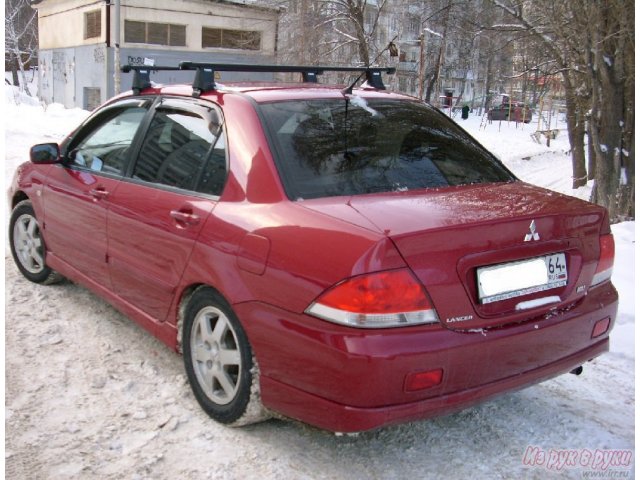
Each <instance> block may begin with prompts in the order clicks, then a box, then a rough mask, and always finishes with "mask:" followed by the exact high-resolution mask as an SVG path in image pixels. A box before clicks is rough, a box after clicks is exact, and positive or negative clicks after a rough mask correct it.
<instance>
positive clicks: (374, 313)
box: [9, 63, 618, 432]
mask: <svg viewBox="0 0 640 480" xmlns="http://www.w3.org/2000/svg"><path fill="white" fill-rule="evenodd" d="M162 68H163V67H153V68H147V69H145V68H143V67H130V68H128V69H127V70H128V71H130V72H131V73H132V76H133V78H134V80H133V88H132V90H131V91H129V92H127V93H125V94H122V95H119V96H117V97H115V98H113V99H111V100H109V101H108V102H107V103H106V104H104V105H103V106H102V107H100V108H98V109H97V110H95V111H94V112H93V113H92V114H91V115H90V116H89V118H87V120H86V121H85V122H84V123H83V124H82V125H80V126H79V127H78V128H77V129H76V130H75V131H74V132H72V133H71V134H70V135H69V136H68V137H66V138H65V139H64V140H63V141H62V142H61V143H60V144H55V143H49V144H41V145H36V146H34V147H32V149H31V154H30V161H28V162H27V163H24V164H23V165H22V166H21V167H20V168H19V169H18V171H17V173H16V176H15V178H14V180H13V183H12V185H11V187H10V191H9V200H10V205H11V208H12V215H11V220H10V225H9V238H10V244H11V251H12V254H13V258H14V260H15V263H16V265H17V267H18V268H19V270H20V271H21V272H22V274H23V275H24V276H25V277H26V278H27V279H29V280H31V281H32V282H36V283H44V284H47V283H53V282H56V281H59V280H60V279H62V278H67V279H69V280H71V281H73V282H76V283H78V284H81V285H83V286H85V287H86V288H88V289H90V290H91V291H93V292H95V293H96V294H97V295H99V296H101V297H103V298H105V299H106V300H107V301H109V302H110V303H111V304H112V305H114V306H115V307H116V308H117V309H118V310H120V311H121V312H123V313H124V314H125V315H127V316H128V317H130V318H131V319H132V320H133V321H135V322H137V323H139V324H140V325H142V326H143V327H144V328H146V329H147V330H149V332H150V333H151V334H153V335H155V336H156V337H157V338H159V339H160V340H161V341H163V342H164V343H165V344H166V345H168V346H169V347H170V348H171V349H174V350H176V351H177V352H178V353H180V354H181V355H182V356H183V359H184V366H185V369H186V373H187V376H188V379H189V382H190V385H191V387H192V389H193V393H194V396H195V399H196V400H197V402H198V403H199V404H200V405H201V407H202V408H203V409H204V411H206V412H207V413H208V414H209V415H210V416H211V417H212V418H213V419H215V420H216V421H218V422H221V423H223V424H227V425H244V424H248V423H252V422H256V421H259V420H262V419H265V418H268V417H269V416H271V415H273V414H278V415H279V416H285V417H290V418H293V419H297V420H301V421H303V422H306V423H308V424H311V425H314V426H317V427H320V428H323V429H327V430H330V431H335V432H359V431H364V430H370V429H374V428H379V427H383V426H387V425H393V424H398V423H402V422H408V421H414V420H419V419H425V418H429V417H433V416H436V415H442V414H446V413H449V412H453V411H457V410H460V409H463V408H466V407H469V406H472V405H474V404H476V403H478V402H481V401H484V400H487V399H489V398H491V397H494V396H496V395H499V394H503V393H505V392H509V391H513V390H516V389H520V388H524V387H527V386H529V385H533V384H536V383H538V382H541V381H543V380H546V379H549V378H552V377H554V376H557V375H560V374H565V373H569V372H572V371H573V372H575V373H577V372H579V371H580V369H581V366H582V365H583V364H585V363H586V362H589V361H590V360H592V359H593V358H595V357H597V356H598V355H600V354H602V353H604V352H606V351H607V350H608V347H609V333H610V331H611V328H612V327H613V323H614V319H615V316H616V309H617V302H618V297H617V293H616V290H615V289H614V287H613V285H612V284H611V281H610V279H611V272H612V267H613V259H614V241H613V236H612V234H611V231H610V228H609V219H608V217H607V212H606V210H605V209H604V208H602V207H599V206H597V205H594V204H591V203H587V202H585V201H582V200H579V199H577V198H573V197H569V196H565V195H561V194H559V193H555V192H551V191H548V190H545V189H543V188H539V187H537V186H534V185H530V184H527V183H525V182H522V181H520V180H518V179H517V178H516V177H515V176H514V175H513V173H511V172H510V171H509V170H508V169H507V168H506V167H505V166H504V165H503V164H502V163H501V162H500V161H499V160H498V159H496V157H495V156H493V155H492V154H491V153H490V152H489V151H487V150H486V149H484V148H483V147H482V146H481V145H479V144H478V143H477V142H476V141H475V140H474V139H473V138H471V137H470V136H469V135H468V134H467V133H465V132H464V131H463V130H462V129H461V128H459V127H458V126H457V125H456V124H455V123H454V122H452V121H451V120H450V119H449V118H447V117H446V116H445V115H444V114H442V113H441V112H439V111H438V110H437V109H434V108H432V107H430V106H428V105H426V104H424V103H423V102H421V101H419V100H418V99H416V98H412V97H408V96H404V95H400V94H396V93H393V92H390V91H388V90H386V89H385V88H384V84H383V83H382V80H381V79H382V76H383V75H384V74H387V73H390V70H387V71H385V69H368V68H364V69H353V70H354V71H355V73H354V75H358V78H356V81H354V82H353V83H350V84H349V85H328V84H323V83H321V82H319V81H318V77H319V76H321V75H322V74H323V73H324V72H325V71H329V70H332V68H331V67H290V69H285V68H283V67H281V66H248V65H244V66H243V65H219V64H218V65H217V64H193V63H185V64H181V66H180V68H181V69H183V70H191V71H193V72H194V77H195V78H194V82H193V84H192V85H189V84H188V85H158V84H153V83H152V82H151V81H150V77H151V75H153V74H154V70H162ZM168 68H169V67H168ZM174 69H175V68H174ZM234 69H235V70H238V71H244V72H247V71H249V72H250V71H258V72H267V71H272V72H280V73H281V72H288V73H289V74H291V75H295V74H296V73H295V72H299V73H300V74H301V75H302V77H303V79H304V80H305V81H302V82H299V83H298V82H296V83H278V82H275V81H274V82H264V81H262V82H260V83H252V82H238V83H234V82H218V81H217V80H215V79H216V78H217V77H216V73H217V72H218V71H220V72H226V71H230V70H234ZM336 70H340V69H339V68H336ZM292 72H294V73H292Z"/></svg>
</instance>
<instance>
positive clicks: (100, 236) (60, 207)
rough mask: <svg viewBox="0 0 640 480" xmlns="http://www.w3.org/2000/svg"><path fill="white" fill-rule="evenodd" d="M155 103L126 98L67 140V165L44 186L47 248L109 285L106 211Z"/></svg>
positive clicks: (64, 151) (55, 171)
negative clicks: (143, 123)
mask: <svg viewBox="0 0 640 480" xmlns="http://www.w3.org/2000/svg"><path fill="white" fill-rule="evenodd" d="M150 105H151V101H150V100H139V99H138V100H132V99H129V100H125V101H121V102H117V103H115V104H113V105H111V106H109V107H106V108H104V109H103V110H101V111H100V112H99V113H97V114H96V115H94V116H92V117H91V118H89V119H88V120H87V122H85V124H83V125H82V126H81V127H80V128H79V129H78V131H77V132H76V133H75V134H74V135H73V136H72V137H71V138H70V139H68V141H66V142H65V144H64V145H63V148H62V155H63V157H65V162H64V163H62V164H60V165H56V166H55V167H54V168H52V169H51V170H50V174H49V176H48V177H47V180H46V182H45V186H44V206H45V223H44V231H45V235H46V241H47V248H48V250H49V251H50V254H52V255H55V256H57V257H58V258H59V259H60V260H62V261H64V262H66V263H67V264H69V265H70V266H72V267H73V268H75V269H76V270H78V271H80V272H81V273H82V274H83V275H85V276H87V277H89V278H90V279H92V280H93V281H95V282H97V283H98V284H100V285H103V286H105V287H110V281H109V274H108V268H107V263H106V261H107V258H106V254H107V221H106V220H107V209H108V205H109V197H110V196H111V195H112V194H113V193H114V192H115V190H116V189H117V187H118V184H119V183H120V180H121V178H122V176H123V174H124V170H125V166H126V164H127V160H128V158H129V156H130V154H131V148H130V147H131V145H132V143H133V141H134V138H135V136H136V134H137V132H138V130H139V128H140V125H141V124H142V121H143V119H144V117H145V115H146V114H147V113H148V109H149V107H150Z"/></svg>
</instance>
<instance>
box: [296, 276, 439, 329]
mask: <svg viewBox="0 0 640 480" xmlns="http://www.w3.org/2000/svg"><path fill="white" fill-rule="evenodd" d="M306 313H308V314H310V315H314V316H316V317H318V318H321V319H323V320H328V321H330V322H335V323H339V324H342V325H349V326H352V327H361V328H385V327H401V326H409V325H418V324H423V323H437V322H438V315H437V314H436V311H435V309H434V308H433V305H432V304H431V301H430V300H429V298H428V297H427V294H426V292H425V290H424V288H423V287H422V285H421V284H420V282H419V281H418V280H417V279H416V278H415V276H414V275H413V274H412V273H411V271H409V270H408V269H400V270H390V271H386V272H376V273H370V274H367V275H360V276H358V277H353V278H349V279H347V280H344V281H342V282H340V283H338V284H336V285H335V286H333V287H331V288H330V289H329V290H327V291H325V292H324V293H323V294H322V295H320V296H319V297H318V298H317V299H316V300H315V301H314V302H313V303H312V304H311V305H309V308H307V310H306Z"/></svg>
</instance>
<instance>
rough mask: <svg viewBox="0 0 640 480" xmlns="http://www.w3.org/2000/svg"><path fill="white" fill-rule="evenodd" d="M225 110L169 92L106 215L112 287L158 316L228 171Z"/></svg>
mask: <svg viewBox="0 0 640 480" xmlns="http://www.w3.org/2000/svg"><path fill="white" fill-rule="evenodd" d="M221 118H222V116H221V114H220V113H219V111H218V110H217V109H216V108H214V106H213V104H208V105H207V104H205V103H204V102H198V101H191V100H188V99H173V98H166V99H163V100H162V101H161V102H160V103H158V104H157V105H156V106H155V109H154V112H153V118H152V119H151V122H150V124H149V126H148V129H147V131H146V133H145V135H144V140H143V141H142V143H141V145H140V149H139V153H138V156H137V159H136V160H135V162H133V164H132V165H131V168H130V169H129V172H128V174H127V177H126V178H125V180H123V182H122V184H121V185H120V186H119V188H118V189H117V191H116V192H115V194H114V195H113V196H112V197H111V198H110V209H109V214H108V219H107V224H108V234H109V268H110V274H111V280H112V283H113V288H114V291H115V292H116V294H118V295H119V296H120V297H121V298H123V299H124V300H125V301H127V302H129V303H130V304H132V305H134V306H135V307H137V308H139V309H140V310H142V311H144V312H145V313H147V314H148V315H150V316H151V317H153V318H155V319H156V320H159V321H162V320H164V318H165V316H166V315H167V312H168V309H169V306H170V304H171V301H172V299H173V297H174V295H175V292H176V287H177V285H178V284H179V282H180V278H181V277H182V273H183V271H184V269H185V267H186V264H187V261H188V259H189V256H190V254H191V251H192V249H193V247H194V244H195V241H196V239H197V237H198V235H199V233H200V230H201V229H202V226H203V225H204V223H205V221H206V219H207V217H208V216H209V214H210V213H211V211H212V210H213V208H214V206H215V204H216V202H217V199H218V197H219V195H220V194H221V192H222V187H223V184H224V180H225V177H226V165H227V160H226V146H225V136H224V130H223V128H222V121H221Z"/></svg>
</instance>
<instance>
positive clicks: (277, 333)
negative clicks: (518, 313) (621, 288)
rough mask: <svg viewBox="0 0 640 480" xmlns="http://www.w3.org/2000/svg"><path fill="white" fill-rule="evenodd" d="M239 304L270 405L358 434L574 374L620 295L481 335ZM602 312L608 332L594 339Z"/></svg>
mask: <svg viewBox="0 0 640 480" xmlns="http://www.w3.org/2000/svg"><path fill="white" fill-rule="evenodd" d="M235 308H236V312H237V313H238V316H239V317H240V319H241V320H242V323H243V325H244V326H245V329H246V330H247V333H248V335H249V339H250V341H251V343H252V345H253V347H254V350H255V354H256V357H257V360H258V362H259V364H260V370H261V394H262V401H263V403H264V405H265V406H266V407H267V408H270V409H272V410H274V411H276V412H278V413H281V414H283V415H286V416H288V417H292V418H296V419H299V420H302V421H304V422H306V423H309V424H312V425H315V426H318V427H321V428H325V429H327V430H331V431H336V432H357V431H364V430H369V429H373V428H378V427H382V426H387V425H393V424H397V423H403V422H407V421H412V420H418V419H423V418H429V417H433V416H437V415H442V414H446V413H450V412H453V411H457V410H460V409H463V408H466V407H468V406H471V405H473V404H476V403H478V402H481V401H483V400H486V399H488V398H491V397H493V396H495V395H497V394H500V393H503V392H507V391H511V390H517V389H520V388H524V387H526V386H529V385H532V384H535V383H538V382H541V381H543V380H546V379H549V378H552V377H554V376H557V375H560V374H562V373H567V372H569V371H571V370H572V369H574V368H576V367H578V366H579V365H581V364H582V363H584V362H587V361H589V360H591V359H593V358H595V357H596V356H598V355H600V354H602V353H604V352H606V351H607V350H608V347H609V340H608V333H609V331H610V329H611V327H612V326H613V322H614V319H615V315H616V310H617V293H616V291H615V289H614V288H613V286H612V285H611V284H610V283H607V284H605V285H603V286H600V287H598V288H596V289H592V291H591V292H589V295H587V296H586V297H584V298H583V299H582V300H581V301H580V302H579V303H578V304H576V305H575V306H573V307H572V308H570V309H567V310H566V311H562V312H556V313H555V314H554V315H547V317H546V318H539V319H532V320H530V321H528V322H524V323H522V324H519V325H516V326H510V327H505V328H495V329H491V330H485V331H484V332H458V331H452V330H448V329H445V328H443V327H441V326H440V325H436V326H423V327H412V328H399V329H387V330H358V329H352V328H346V327H340V326H338V325H333V324H329V323H327V322H323V321H321V320H317V319H315V318H311V317H308V316H306V315H298V314H293V313H290V312H284V311H282V310H280V309H277V308H275V307H272V306H268V305H263V304H256V303H246V304H240V305H236V306H235ZM603 318H610V319H611V322H610V325H609V329H608V330H607V331H606V332H605V333H604V334H602V335H600V336H599V337H598V338H595V339H593V338H591V333H592V331H593V327H594V325H595V324H596V322H598V321H599V320H601V319H603ZM439 368H441V369H442V370H443V372H444V373H443V378H442V382H441V383H440V384H439V385H437V386H434V387H431V388H428V389H425V390H420V391H415V392H408V391H406V388H405V382H406V381H407V376H408V375H409V374H411V373H416V372H422V371H428V370H432V369H439Z"/></svg>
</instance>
